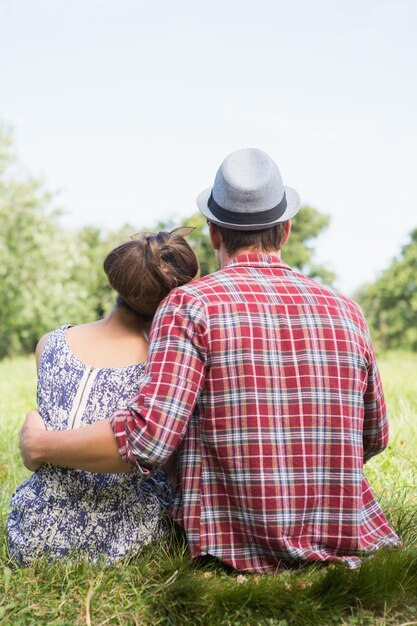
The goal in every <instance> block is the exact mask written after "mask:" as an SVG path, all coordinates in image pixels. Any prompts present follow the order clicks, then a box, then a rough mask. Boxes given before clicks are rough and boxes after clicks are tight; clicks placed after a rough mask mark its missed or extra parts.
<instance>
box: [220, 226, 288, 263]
mask: <svg viewBox="0 0 417 626" xmlns="http://www.w3.org/2000/svg"><path fill="white" fill-rule="evenodd" d="M285 224H286V222H279V223H278V224H275V226H271V227H270V228H265V229H264V230H232V229H231V228H224V226H219V225H217V228H218V229H219V232H220V235H221V237H222V240H223V244H224V247H225V249H226V252H227V254H229V255H230V254H235V253H236V252H238V251H239V250H244V249H248V248H249V249H250V248H252V249H253V250H259V251H261V252H273V251H274V250H279V249H280V248H281V244H282V238H283V236H284V231H285Z"/></svg>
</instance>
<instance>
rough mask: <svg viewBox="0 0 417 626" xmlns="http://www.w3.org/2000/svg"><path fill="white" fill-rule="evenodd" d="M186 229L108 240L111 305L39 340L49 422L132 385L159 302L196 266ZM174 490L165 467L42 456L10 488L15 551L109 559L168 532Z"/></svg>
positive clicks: (115, 404)
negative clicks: (117, 470) (98, 464)
mask: <svg viewBox="0 0 417 626" xmlns="http://www.w3.org/2000/svg"><path fill="white" fill-rule="evenodd" d="M182 230H183V229H177V231H173V232H172V233H165V232H159V233H157V234H139V235H135V236H134V238H133V240H132V241H129V242H126V243H123V244H121V245H120V246H118V247H117V248H115V249H114V250H112V251H111V252H110V253H109V254H108V256H107V257H106V259H105V261H104V270H105V272H106V274H107V277H108V280H109V282H110V285H111V286H112V287H113V288H114V289H115V290H116V291H117V292H118V297H117V300H116V305H115V307H114V309H113V311H112V312H111V313H110V314H109V315H108V316H106V317H105V318H104V319H102V320H98V321H95V322H91V323H89V324H83V325H80V326H62V327H61V328H59V329H57V330H55V331H53V332H52V333H50V334H49V335H47V336H45V337H43V338H42V339H41V340H40V342H39V344H38V347H37V350H36V357H37V364H38V393H37V398H38V408H39V412H40V413H41V415H42V417H43V419H44V422H45V426H46V428H47V429H48V430H63V429H68V428H79V427H81V426H83V425H84V424H91V423H93V422H95V421H97V420H100V419H105V418H107V417H109V416H110V415H111V414H112V413H114V411H116V410H117V409H120V408H123V407H125V406H126V403H127V401H128V400H129V398H131V397H132V396H134V395H135V393H136V392H137V388H138V385H139V384H140V378H141V376H142V374H143V371H144V368H145V363H144V362H145V360H146V357H147V349H148V332H149V329H150V325H151V321H152V316H153V314H154V313H155V310H156V308H157V306H158V304H159V303H160V301H161V300H162V299H163V298H164V297H165V296H166V295H167V294H168V293H169V291H170V290H171V289H172V288H173V287H176V286H180V285H183V284H185V283H187V282H189V281H190V280H192V279H193V278H194V277H195V276H196V275H197V274H198V271H199V268H198V261H197V258H196V256H195V254H194V253H193V251H192V250H191V248H190V247H189V245H188V244H187V243H186V241H185V240H184V239H183V237H182V236H180V234H179V231H182ZM188 231H189V229H188ZM170 498H171V488H170V484H169V481H168V478H167V476H166V474H165V472H164V470H163V469H157V470H156V471H155V472H154V473H153V475H152V477H151V478H149V479H147V480H145V481H143V480H142V481H141V479H140V478H139V477H138V476H137V475H136V474H135V473H133V472H131V473H129V472H127V473H124V474H95V473H90V472H85V471H81V470H72V469H67V468H60V467H55V466H52V465H44V466H42V467H41V468H40V469H39V470H38V471H37V472H35V473H34V474H33V475H32V476H31V478H30V479H29V480H27V481H26V482H25V483H23V484H22V485H21V486H20V487H18V489H17V490H16V492H15V493H14V495H13V496H12V498H11V502H10V504H11V507H12V511H11V514H10V516H9V520H8V540H9V548H10V553H11V555H12V557H13V558H14V559H15V560H16V561H17V562H18V563H20V564H21V565H27V564H29V563H30V561H31V560H32V559H33V558H35V557H38V556H40V555H43V554H44V555H47V556H48V557H49V558H60V557H64V556H67V555H68V554H70V553H78V554H83V555H86V556H87V558H88V559H89V560H90V561H95V560H97V559H99V558H100V557H101V556H102V555H103V556H104V558H105V559H106V561H107V562H108V563H112V562H114V561H117V560H119V559H121V558H123V557H125V556H126V555H128V554H135V553H137V552H138V551H139V550H140V548H142V547H143V546H144V545H146V544H148V543H151V542H154V541H157V540H159V539H161V538H162V536H163V535H164V532H165V530H164V529H165V527H164V523H163V512H164V510H165V508H166V507H167V506H168V505H169V502H170Z"/></svg>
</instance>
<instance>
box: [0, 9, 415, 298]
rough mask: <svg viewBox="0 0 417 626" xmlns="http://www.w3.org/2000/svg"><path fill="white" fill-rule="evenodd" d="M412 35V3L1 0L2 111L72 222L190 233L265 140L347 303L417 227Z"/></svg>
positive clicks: (23, 153) (22, 155)
mask: <svg viewBox="0 0 417 626" xmlns="http://www.w3.org/2000/svg"><path fill="white" fill-rule="evenodd" d="M416 33H417V0H343V1H339V0H291V2H289V1H288V0H285V1H284V0H256V1H255V0H221V1H220V0H210V2H209V1H206V2H202V1H198V0H189V1H186V0H177V1H176V2H172V0H67V1H66V2H64V0H0V77H1V80H0V119H1V120H2V121H4V122H6V123H8V124H11V125H12V126H13V127H14V129H15V139H16V147H17V150H18V155H19V159H20V161H21V162H23V164H24V165H25V167H26V168H27V171H28V172H29V173H31V174H34V175H43V176H44V177H45V179H46V188H47V189H48V190H51V191H59V192H60V193H59V195H58V197H57V204H58V205H59V206H61V207H62V208H63V209H64V210H65V211H66V216H65V218H64V222H65V223H66V224H68V225H71V226H73V225H83V224H95V225H98V226H102V227H105V228H113V227H114V228H117V227H119V226H121V225H122V224H124V223H125V222H130V223H133V224H134V225H135V226H137V227H138V228H141V227H149V226H151V225H152V224H153V223H155V222H156V221H157V220H159V219H167V218H169V217H173V216H175V217H176V218H177V221H178V223H182V221H183V220H185V218H186V217H187V216H189V215H191V214H192V213H193V212H195V211H196V205H195V197H196V196H197V194H198V193H199V192H200V191H201V190H202V189H203V188H205V187H208V186H209V185H211V184H212V182H213V180H214V176H215V173H216V170H217V168H218V167H219V165H220V163H221V162H222V160H223V159H224V157H225V156H227V155H228V154H229V153H230V152H232V151H233V150H236V149H238V148H245V147H258V148H261V149H263V150H265V151H266V152H268V153H269V154H270V155H271V156H272V158H273V159H274V160H275V161H276V163H277V164H278V166H279V168H280V170H281V173H282V176H283V179H284V183H285V184H287V185H290V186H293V187H295V188H296V189H297V190H298V191H299V193H300V195H301V197H302V200H303V203H306V204H311V205H312V206H314V207H315V208H317V209H318V210H319V211H321V212H323V213H327V214H329V215H330V217H331V225H330V228H329V229H328V231H327V232H326V233H325V234H324V235H323V236H322V237H321V238H320V239H319V240H318V242H317V260H319V261H320V262H322V263H325V264H327V265H328V266H329V268H331V269H333V270H334V271H335V272H336V274H337V275H338V282H337V285H338V287H339V288H341V289H342V290H343V291H345V292H346V293H351V292H352V291H353V290H354V289H355V288H356V287H357V286H359V285H360V284H361V283H363V282H364V281H368V280H373V279H374V278H375V277H376V276H377V275H378V273H379V272H381V271H382V270H383V269H384V268H385V267H386V266H387V265H388V264H389V262H390V260H391V259H392V257H394V256H395V255H396V254H398V252H399V250H400V247H401V245H403V244H404V243H405V242H406V241H407V234H408V233H409V232H410V231H411V230H412V229H413V228H416V227H417V203H416V191H417V176H416V172H415V170H416V166H417V158H416V157H417V113H416V112H417V36H416ZM295 219H297V218H295ZM185 221H186V220H185ZM284 258H285V254H284Z"/></svg>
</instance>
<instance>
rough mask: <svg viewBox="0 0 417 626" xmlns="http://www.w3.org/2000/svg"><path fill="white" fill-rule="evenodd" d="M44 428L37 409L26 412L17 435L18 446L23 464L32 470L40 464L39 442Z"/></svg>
mask: <svg viewBox="0 0 417 626" xmlns="http://www.w3.org/2000/svg"><path fill="white" fill-rule="evenodd" d="M45 430H46V429H45V424H44V422H43V419H42V417H41V416H40V415H39V413H38V411H29V413H26V419H25V422H24V424H23V427H22V430H21V431H20V435H19V448H20V455H21V457H22V461H23V464H24V466H25V467H27V468H28V469H29V470H31V471H32V472H34V471H36V470H37V469H39V468H40V467H41V465H42V461H40V460H39V442H40V437H41V436H42V434H43V433H44V432H45Z"/></svg>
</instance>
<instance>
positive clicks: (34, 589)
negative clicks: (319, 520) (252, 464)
mask: <svg viewBox="0 0 417 626" xmlns="http://www.w3.org/2000/svg"><path fill="white" fill-rule="evenodd" d="M379 361H380V368H381V373H382V377H383V381H384V387H385V392H386V397H387V401H388V406H389V412H390V423H391V440H390V445H389V448H388V450H386V451H385V452H384V453H383V454H382V455H380V456H379V457H377V458H375V459H373V460H371V462H370V463H369V465H368V466H367V468H366V473H367V476H368V478H369V480H370V481H371V484H372V486H373V488H374V490H375V492H376V493H377V495H378V498H379V500H380V501H381V503H382V505H383V508H384V510H385V512H386V513H387V515H388V517H389V519H390V521H391V523H392V524H393V526H394V527H395V529H396V530H397V531H398V532H399V533H400V535H401V536H402V538H403V540H404V544H405V545H404V548H403V549H402V550H398V551H385V552H380V553H378V554H377V555H376V556H375V557H374V558H373V559H370V560H368V561H367V562H365V564H364V565H363V566H362V567H361V568H360V569H359V570H355V571H351V570H347V569H345V568H343V567H340V566H334V565H332V566H329V567H325V568H324V567H320V566H316V567H312V566H311V567H307V568H305V569H302V570H300V571H298V572H296V573H291V572H286V573H284V574H280V575H277V576H258V575H239V574H237V573H233V574H231V573H229V572H227V571H225V570H224V569H222V568H221V567H215V566H210V567H209V566H205V567H198V566H196V565H195V564H194V563H193V562H192V561H191V560H190V558H189V557H188V555H187V551H186V549H185V548H184V546H179V545H177V544H172V545H171V546H169V547H166V546H165V547H158V548H152V549H148V550H147V551H146V552H145V553H144V554H142V555H141V556H140V557H137V558H135V559H131V560H130V561H127V562H124V563H123V564H117V565H114V566H112V567H106V566H104V565H95V566H91V565H88V564H87V563H85V562H83V561H76V560H75V561H69V560H67V561H61V562H56V563H47V562H44V561H39V562H38V563H36V564H35V565H34V566H33V567H30V568H26V569H13V567H12V564H11V563H10V561H9V559H8V553H7V545H6V538H5V523H6V519H7V515H8V500H9V497H10V495H11V493H12V492H13V490H14V488H15V487H16V486H17V485H18V484H19V483H20V482H22V480H24V478H26V477H27V476H28V475H29V472H27V471H26V470H25V469H24V468H23V467H22V465H21V463H20V457H19V455H18V451H17V433H18V429H19V426H20V423H21V421H22V419H23V416H24V414H25V412H26V411H27V410H28V409H30V408H32V407H33V405H34V402H35V372H34V364H33V359H24V358H21V359H13V360H9V361H3V362H1V363H0V507H1V516H0V533H1V535H0V624H2V626H11V625H13V626H15V625H17V626H20V625H22V626H26V625H27V626H29V625H31V624H41V625H45V626H46V625H49V626H52V625H58V624H60V625H68V626H73V625H75V626H76V625H78V624H80V625H81V624H87V625H89V624H91V625H94V626H99V625H100V626H104V625H105V624H120V625H123V626H126V625H132V626H135V625H139V624H140V626H147V625H152V626H158V625H162V624H163V625H172V626H174V625H182V624H184V625H190V626H194V625H200V624H201V625H204V626H205V625H211V624H214V625H217V624H218V625H224V626H229V625H230V626H232V625H233V626H246V625H252V624H253V625H256V626H273V625H274V626H289V625H290V624H296V625H300V626H303V625H306V626H307V625H308V626H310V625H313V626H314V625H318V626H321V625H324V624H333V625H335V624H346V625H349V626H359V625H371V624H372V625H377V626H378V625H380V626H382V625H389V624H410V625H411V624H416V625H417V489H416V486H417V479H416V478H417V461H416V454H415V452H416V450H415V447H416V446H415V441H416V428H417V420H416V418H417V377H416V372H417V355H410V354H402V353H401V354H400V353H396V354H389V355H385V356H384V357H382V358H380V360H379Z"/></svg>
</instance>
